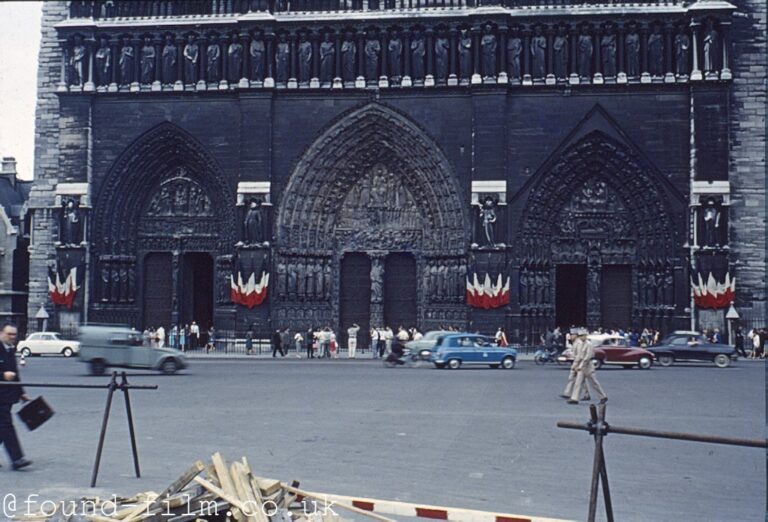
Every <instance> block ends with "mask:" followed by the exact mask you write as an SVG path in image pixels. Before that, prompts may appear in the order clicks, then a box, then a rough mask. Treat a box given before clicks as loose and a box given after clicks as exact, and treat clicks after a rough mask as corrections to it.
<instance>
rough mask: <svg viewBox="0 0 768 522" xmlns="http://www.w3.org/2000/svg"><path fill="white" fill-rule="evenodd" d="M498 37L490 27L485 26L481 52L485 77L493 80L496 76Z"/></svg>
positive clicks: (481, 40)
mask: <svg viewBox="0 0 768 522" xmlns="http://www.w3.org/2000/svg"><path fill="white" fill-rule="evenodd" d="M497 47H498V44H497V43H496V36H495V35H494V34H493V28H492V27H491V26H490V25H486V26H485V31H484V33H483V37H482V38H481V39H480V50H481V52H482V54H483V76H484V77H485V78H492V77H494V76H496V48H497Z"/></svg>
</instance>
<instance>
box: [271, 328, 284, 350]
mask: <svg viewBox="0 0 768 522" xmlns="http://www.w3.org/2000/svg"><path fill="white" fill-rule="evenodd" d="M277 352H280V356H281V357H285V353H283V333H282V332H281V331H280V329H279V328H278V329H277V330H275V331H274V333H273V334H272V357H277Z"/></svg>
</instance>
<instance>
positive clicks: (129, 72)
mask: <svg viewBox="0 0 768 522" xmlns="http://www.w3.org/2000/svg"><path fill="white" fill-rule="evenodd" d="M135 63H136V55H135V53H134V50H133V44H131V39H130V38H129V37H127V36H125V37H123V46H122V47H121V48H120V59H119V60H118V62H117V65H118V66H119V67H120V83H121V84H122V85H127V84H129V83H132V82H133V81H134V73H133V71H134V69H135V65H134V64H135Z"/></svg>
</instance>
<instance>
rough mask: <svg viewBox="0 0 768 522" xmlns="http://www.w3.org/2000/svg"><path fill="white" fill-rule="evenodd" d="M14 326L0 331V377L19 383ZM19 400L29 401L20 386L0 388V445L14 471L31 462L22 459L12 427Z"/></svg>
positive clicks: (22, 455) (7, 325)
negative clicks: (13, 408)
mask: <svg viewBox="0 0 768 522" xmlns="http://www.w3.org/2000/svg"><path fill="white" fill-rule="evenodd" d="M16 335H17V330H16V326H14V325H13V324H11V323H5V324H4V325H3V328H2V330H0V377H1V378H2V380H3V381H4V382H20V381H21V379H20V378H19V369H18V368H17V366H16V347H15V344H16ZM19 399H21V400H22V401H24V402H27V401H29V397H27V395H26V394H25V393H24V389H23V388H22V387H21V386H0V443H2V444H4V445H5V451H7V452H8V456H9V457H10V458H11V465H12V467H13V469H14V470H19V469H21V468H26V467H27V466H29V465H30V464H32V462H31V461H29V460H27V459H25V458H24V453H22V451H21V444H19V438H18V437H17V436H16V430H15V429H14V427H13V416H12V415H11V407H12V406H13V405H14V404H15V403H17V402H18V401H19Z"/></svg>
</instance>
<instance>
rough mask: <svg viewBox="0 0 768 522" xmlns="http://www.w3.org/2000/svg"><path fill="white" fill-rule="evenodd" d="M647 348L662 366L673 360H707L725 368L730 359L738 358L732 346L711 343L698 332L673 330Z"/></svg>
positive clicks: (673, 361) (671, 362)
mask: <svg viewBox="0 0 768 522" xmlns="http://www.w3.org/2000/svg"><path fill="white" fill-rule="evenodd" d="M648 350H649V351H650V352H652V353H653V354H654V355H655V356H656V359H657V360H658V361H659V364H660V365H662V366H671V365H672V364H674V363H675V362H689V361H708V362H713V363H714V364H715V366H717V367H718V368H727V367H728V366H730V364H731V361H735V360H736V359H737V358H738V357H737V352H736V349H735V348H734V347H733V346H731V345H728V344H721V343H711V342H709V340H708V339H707V338H706V337H705V336H703V335H702V334H700V333H698V332H674V333H672V334H670V335H668V336H666V337H665V338H664V339H662V340H661V342H660V343H659V344H657V345H654V346H651V347H649V348H648Z"/></svg>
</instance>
